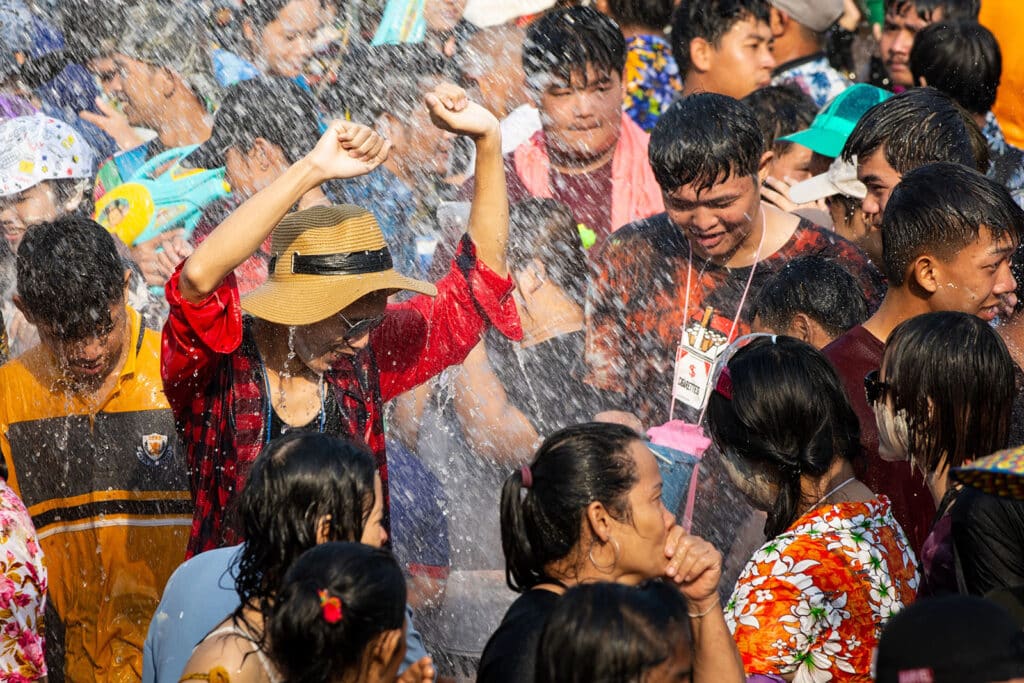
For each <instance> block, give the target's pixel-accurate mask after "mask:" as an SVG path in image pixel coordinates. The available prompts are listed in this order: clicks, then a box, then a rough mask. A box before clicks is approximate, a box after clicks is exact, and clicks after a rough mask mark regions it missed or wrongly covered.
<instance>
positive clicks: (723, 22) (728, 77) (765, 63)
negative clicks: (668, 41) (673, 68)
mask: <svg viewBox="0 0 1024 683" xmlns="http://www.w3.org/2000/svg"><path fill="white" fill-rule="evenodd" d="M770 16H771V14H770V11H769V5H768V2H767V0H682V2H680V3H679V6H678V7H676V12H675V15H674V16H673V18H672V34H671V38H672V54H673V55H674V56H675V58H676V62H677V63H678V65H679V73H680V74H682V76H683V94H684V95H691V94H693V93H700V92H712V93H720V94H722V95H729V96H730V97H735V98H736V99H740V98H742V97H745V96H746V95H748V94H750V93H751V92H753V91H754V90H757V89H758V88H763V87H764V86H766V85H768V84H769V83H771V80H772V69H774V68H775V65H776V59H775V58H774V57H773V56H772V29H771V26H770V25H769V23H768V22H769V19H770Z"/></svg>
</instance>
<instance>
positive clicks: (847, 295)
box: [753, 256, 868, 338]
mask: <svg viewBox="0 0 1024 683" xmlns="http://www.w3.org/2000/svg"><path fill="white" fill-rule="evenodd" d="M797 313H803V314H804V315H806V316H807V317H809V318H810V319H811V320H813V321H814V322H816V323H818V324H819V325H821V327H822V329H824V330H825V332H827V333H828V334H829V335H830V336H832V337H833V338H835V337H838V336H839V335H841V334H843V333H844V332H846V331H847V330H849V329H850V328H851V327H854V326H856V325H859V324H861V323H862V322H864V321H865V320H867V318H868V304H867V300H866V299H865V298H864V293H863V292H862V291H861V288H860V287H859V286H858V285H857V280H856V279H855V278H854V277H853V276H852V275H850V273H848V272H847V271H846V270H845V269H844V268H843V267H842V266H840V265H839V264H838V263H836V262H835V261H833V260H831V259H826V258H822V257H820V256H801V257H800V258H797V259H793V260H792V261H790V262H788V263H787V264H786V265H785V266H783V267H782V269H781V270H780V271H779V272H777V273H775V274H774V275H772V276H771V278H769V279H768V281H767V282H765V283H764V286H763V287H762V288H761V291H760V293H758V295H757V299H756V300H755V302H754V308H753V315H754V316H757V317H759V318H760V319H761V324H762V325H764V326H766V327H768V328H769V329H771V330H774V331H775V332H779V333H785V331H786V330H787V329H789V325H790V323H791V322H793V316H795V315H796V314H797Z"/></svg>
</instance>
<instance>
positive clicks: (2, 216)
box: [0, 182, 62, 253]
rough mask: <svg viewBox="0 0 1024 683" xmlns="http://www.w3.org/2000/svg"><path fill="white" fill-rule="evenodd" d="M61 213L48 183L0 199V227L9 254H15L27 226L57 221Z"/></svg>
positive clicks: (55, 196) (54, 194)
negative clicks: (9, 249)
mask: <svg viewBox="0 0 1024 683" xmlns="http://www.w3.org/2000/svg"><path fill="white" fill-rule="evenodd" d="M61 213H62V211H61V208H60V206H59V205H58V204H57V195H56V193H55V192H54V190H53V188H52V187H51V186H50V183H48V182H42V183H39V184H38V185H34V186H32V187H30V188H29V189H27V190H25V191H24V192H19V193H18V194H15V195H11V196H9V197H0V227H2V228H3V231H4V239H5V240H7V244H8V246H9V247H10V248H11V253H17V251H18V247H19V246H21V240H22V239H23V238H24V237H25V231H26V230H27V229H28V228H29V226H32V225H39V224H40V223H46V222H48V221H54V220H57V219H58V218H60V216H61Z"/></svg>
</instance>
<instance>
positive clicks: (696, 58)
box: [690, 38, 715, 73]
mask: <svg viewBox="0 0 1024 683" xmlns="http://www.w3.org/2000/svg"><path fill="white" fill-rule="evenodd" d="M714 59H715V48H714V46H713V45H712V44H711V43H709V42H708V41H706V40H705V39H704V38H694V39H693V40H691V41H690V64H692V65H693V68H694V69H695V70H697V71H700V72H701V73H706V72H708V71H711V64H712V62H713V61H714Z"/></svg>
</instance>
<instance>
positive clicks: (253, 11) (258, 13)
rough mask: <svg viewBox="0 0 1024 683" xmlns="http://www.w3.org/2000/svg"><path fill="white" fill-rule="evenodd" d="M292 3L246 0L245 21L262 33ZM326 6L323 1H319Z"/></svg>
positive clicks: (271, 0)
mask: <svg viewBox="0 0 1024 683" xmlns="http://www.w3.org/2000/svg"><path fill="white" fill-rule="evenodd" d="M291 3H292V0H245V2H244V3H243V4H242V18H243V21H248V22H250V23H251V24H252V27H253V29H255V30H256V32H257V33H262V32H263V29H264V28H266V26H267V24H270V23H273V22H275V21H277V17H278V15H279V14H281V10H283V9H284V8H285V7H287V6H288V5H289V4H291ZM318 4H319V5H320V6H321V7H323V6H324V4H326V3H324V2H323V1H321V2H319V3H318Z"/></svg>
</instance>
